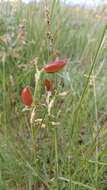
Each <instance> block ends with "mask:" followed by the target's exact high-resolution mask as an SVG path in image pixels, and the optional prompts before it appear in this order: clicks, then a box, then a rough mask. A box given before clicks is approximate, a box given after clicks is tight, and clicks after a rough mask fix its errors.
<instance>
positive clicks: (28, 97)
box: [21, 87, 33, 106]
mask: <svg viewBox="0 0 107 190" xmlns="http://www.w3.org/2000/svg"><path fill="white" fill-rule="evenodd" d="M21 100H22V102H23V104H24V105H26V106H31V104H32V101H33V98H32V94H31V91H30V89H29V88H28V87H25V88H24V89H23V90H22V92H21Z"/></svg>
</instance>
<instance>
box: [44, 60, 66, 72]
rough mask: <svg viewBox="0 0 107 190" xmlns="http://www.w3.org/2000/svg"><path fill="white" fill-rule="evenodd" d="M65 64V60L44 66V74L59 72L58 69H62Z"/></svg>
mask: <svg viewBox="0 0 107 190" xmlns="http://www.w3.org/2000/svg"><path fill="white" fill-rule="evenodd" d="M66 63H67V59H65V60H57V61H54V62H52V63H49V64H47V65H45V66H44V71H45V72H46V73H55V72H57V71H59V70H60V69H62V68H63V67H64V66H65V64H66Z"/></svg>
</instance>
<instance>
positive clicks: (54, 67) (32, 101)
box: [21, 59, 68, 126]
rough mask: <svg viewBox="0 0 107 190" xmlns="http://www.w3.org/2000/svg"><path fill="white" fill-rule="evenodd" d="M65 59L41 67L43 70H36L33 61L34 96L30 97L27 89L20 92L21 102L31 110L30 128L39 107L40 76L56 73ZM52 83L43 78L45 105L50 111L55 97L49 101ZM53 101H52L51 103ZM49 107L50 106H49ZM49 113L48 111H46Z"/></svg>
mask: <svg viewBox="0 0 107 190" xmlns="http://www.w3.org/2000/svg"><path fill="white" fill-rule="evenodd" d="M67 62H68V61H67V59H64V60H61V59H60V60H55V61H53V62H51V63H49V64H46V65H45V66H43V68H42V69H41V70H39V69H38V66H37V60H35V63H34V64H35V67H36V73H35V89H34V95H33V96H32V94H31V92H30V89H29V88H28V87H25V88H24V89H23V90H22V93H21V99H22V102H23V104H24V105H25V106H28V107H30V110H31V117H30V123H31V126H32V125H33V123H34V120H35V113H36V110H37V107H38V105H40V102H41V101H40V97H41V84H42V83H41V78H42V74H43V73H44V74H45V73H51V74H54V73H56V72H58V71H60V70H61V69H62V68H63V67H64V66H65V65H66V64H67ZM52 85H53V84H52V81H51V80H50V79H47V78H45V80H44V87H45V91H46V94H47V96H46V103H47V106H49V107H48V110H50V107H51V108H52V106H53V103H52V102H54V101H55V97H56V95H55V97H53V99H51V100H50V96H51V95H52ZM53 100H54V101H53ZM51 104H52V105H51ZM50 105H51V106H50ZM48 112H49V113H50V111H48Z"/></svg>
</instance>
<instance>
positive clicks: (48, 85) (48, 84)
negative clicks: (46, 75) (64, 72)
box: [44, 79, 52, 92]
mask: <svg viewBox="0 0 107 190" xmlns="http://www.w3.org/2000/svg"><path fill="white" fill-rule="evenodd" d="M44 86H45V90H46V91H47V92H49V91H52V81H51V80H49V79H45V80H44Z"/></svg>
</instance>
